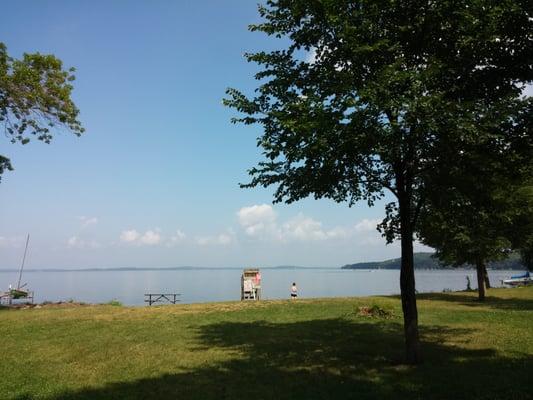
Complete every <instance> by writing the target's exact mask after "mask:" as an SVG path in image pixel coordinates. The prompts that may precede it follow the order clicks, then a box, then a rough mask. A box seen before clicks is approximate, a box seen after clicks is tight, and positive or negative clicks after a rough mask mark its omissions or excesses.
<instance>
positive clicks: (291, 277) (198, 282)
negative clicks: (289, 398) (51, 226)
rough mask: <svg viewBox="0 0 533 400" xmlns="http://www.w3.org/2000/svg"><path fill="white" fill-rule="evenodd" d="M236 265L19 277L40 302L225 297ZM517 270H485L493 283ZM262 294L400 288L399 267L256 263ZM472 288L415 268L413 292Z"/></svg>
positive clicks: (233, 291)
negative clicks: (277, 266) (156, 296)
mask: <svg viewBox="0 0 533 400" xmlns="http://www.w3.org/2000/svg"><path fill="white" fill-rule="evenodd" d="M241 273H242V270H239V269H208V270H176V271H90V272H88V271H83V272H82V271H72V272H25V274H24V276H23V282H27V283H28V287H29V288H30V289H31V290H33V291H34V292H35V300H36V301H37V302H42V301H45V300H49V301H60V300H63V301H65V300H69V299H74V300H77V301H84V302H88V303H103V302H107V301H110V300H113V299H116V300H119V301H121V302H122V303H124V304H128V305H142V304H144V293H164V292H166V293H181V294H182V296H181V299H182V302H183V303H197V302H209V301H229V300H239V299H240V276H241ZM517 273H518V272H517V271H489V276H490V279H491V283H492V285H493V286H499V285H500V280H501V279H506V278H508V277H510V276H511V275H516V274H517ZM261 274H262V278H263V280H262V288H263V298H266V299H283V298H288V296H289V289H290V286H291V284H292V282H296V283H297V285H298V289H299V295H300V297H336V296H365V295H376V294H397V293H399V292H400V286H399V278H400V272H399V271H386V270H371V271H368V270H365V271H358V270H341V269H331V268H320V269H319V268H317V269H262V270H261ZM467 275H468V276H470V280H471V282H472V288H476V287H477V284H476V275H475V271H472V270H454V271H435V270H420V271H417V272H416V287H417V290H418V291H419V292H440V291H442V290H443V289H452V290H463V289H465V288H466V276H467ZM17 277H18V275H17V273H16V272H1V273H0V290H5V289H7V287H8V285H9V284H10V283H11V284H14V283H16V281H17Z"/></svg>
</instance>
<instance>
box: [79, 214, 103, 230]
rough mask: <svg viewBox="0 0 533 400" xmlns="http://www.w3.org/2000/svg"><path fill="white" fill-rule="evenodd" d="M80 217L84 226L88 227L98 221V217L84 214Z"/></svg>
mask: <svg viewBox="0 0 533 400" xmlns="http://www.w3.org/2000/svg"><path fill="white" fill-rule="evenodd" d="M78 218H79V220H80V221H81V227H82V228H87V227H88V226H90V225H96V224H97V223H98V218H96V217H85V216H83V215H82V216H81V217H78Z"/></svg>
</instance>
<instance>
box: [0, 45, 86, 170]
mask: <svg viewBox="0 0 533 400" xmlns="http://www.w3.org/2000/svg"><path fill="white" fill-rule="evenodd" d="M73 72H74V68H70V69H68V70H65V69H63V64H62V62H61V60H59V59H57V58H56V57H54V56H53V55H43V54H39V53H34V54H24V55H23V57H22V59H20V60H19V59H14V58H12V57H10V56H9V55H8V53H7V48H6V46H5V44H4V43H1V42H0V125H1V126H3V128H4V133H5V134H6V136H7V137H8V138H9V139H10V140H11V142H12V143H16V142H20V143H22V144H26V143H28V142H29V141H30V138H32V137H34V138H36V139H38V140H41V141H43V142H45V143H50V141H51V140H52V132H53V131H54V130H56V129H61V128H63V129H67V130H69V131H71V132H72V133H74V134H75V135H77V136H80V135H81V134H82V133H83V132H84V128H83V127H82V126H81V123H80V121H79V120H78V114H79V110H78V108H77V107H76V105H75V104H74V102H73V101H72V99H71V93H72V89H73V86H72V84H71V82H72V81H73V80H74V79H75V78H74V75H73ZM11 169H12V165H11V162H10V160H9V159H8V158H6V157H3V156H0V176H1V174H2V173H3V172H4V171H5V170H11Z"/></svg>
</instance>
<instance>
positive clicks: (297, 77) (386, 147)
mask: <svg viewBox="0 0 533 400" xmlns="http://www.w3.org/2000/svg"><path fill="white" fill-rule="evenodd" d="M259 12H260V14H261V16H262V17H263V18H264V22H263V23H261V24H258V25H252V26H251V27H250V29H251V30H252V31H260V32H264V33H266V34H268V35H272V36H275V37H286V38H288V39H289V41H290V43H289V45H288V47H287V48H286V49H282V50H277V51H272V52H258V53H254V54H248V55H247V58H248V60H249V61H253V62H256V63H258V64H260V65H261V66H262V70H261V71H260V72H259V73H257V74H256V79H258V80H260V81H261V84H260V86H259V88H258V89H257V95H256V96H255V97H252V98H249V97H247V96H246V95H244V94H243V93H241V92H239V91H238V90H235V89H229V90H228V92H227V93H228V95H229V98H228V99H226V100H225V103H226V104H227V105H229V106H231V107H234V108H235V109H236V110H238V111H239V112H241V113H243V114H244V117H242V118H237V119H234V121H239V122H243V123H245V124H253V123H259V124H261V125H262V126H263V128H264V133H263V135H262V136H261V137H260V138H259V139H258V145H259V146H260V147H262V149H263V151H264V153H263V154H264V157H265V160H264V161H262V162H260V163H259V164H258V166H257V167H255V168H252V169H251V170H250V171H249V172H250V175H251V176H252V180H251V182H250V183H248V184H245V185H243V187H256V186H264V187H266V186H270V185H274V186H276V187H277V189H276V191H275V194H274V201H276V202H279V201H285V202H288V203H291V202H293V201H297V200H299V199H302V198H304V197H306V196H310V195H312V196H314V197H315V198H322V197H325V198H330V199H333V200H334V201H337V202H344V201H346V202H348V204H349V205H352V204H354V203H355V202H357V201H359V200H365V201H367V202H368V204H369V205H373V204H374V202H375V201H376V200H377V199H379V198H382V197H383V196H384V193H385V191H386V190H388V191H390V192H391V193H392V195H393V196H394V197H395V201H394V202H392V203H390V204H388V205H387V208H386V212H387V217H386V219H385V220H384V221H383V223H382V225H381V228H382V230H383V232H384V234H385V236H386V237H387V240H388V241H392V240H395V239H400V240H401V249H402V250H401V251H402V262H401V272H400V288H401V297H402V309H403V314H404V332H405V344H406V361H407V362H409V363H417V362H418V361H419V360H420V346H419V337H418V311H417V306H416V297H415V277H414V266H413V234H414V232H415V230H416V225H417V220H418V214H419V211H420V209H421V208H422V206H423V204H424V201H425V200H424V198H425V190H426V188H427V187H428V185H430V184H431V179H432V176H431V175H432V169H433V168H434V167H435V166H436V165H440V164H445V163H446V162H448V163H450V162H451V159H452V158H453V156H454V155H455V154H457V153H458V152H459V151H460V149H461V147H462V146H464V145H465V143H468V142H480V141H486V140H487V137H488V135H492V134H493V129H492V128H493V127H494V126H498V125H501V124H502V123H503V122H504V121H508V114H507V113H508V112H510V111H511V110H513V109H515V108H516V107H518V109H521V107H522V106H521V104H520V101H519V100H518V97H519V94H520V90H521V88H520V86H521V83H520V82H527V81H530V80H531V78H532V77H531V69H530V66H529V61H528V60H530V58H528V54H530V53H529V50H528V49H527V46H524V45H523V44H524V40H526V39H524V37H523V36H524V34H525V33H526V32H530V31H531V25H532V23H531V21H530V20H529V19H528V18H529V17H528V12H527V10H526V6H525V5H524V4H521V3H520V2H519V1H506V2H505V4H503V5H500V4H498V5H495V3H492V2H488V1H479V2H474V3H472V2H470V1H465V2H459V3H458V2H455V1H454V2H451V1H438V2H427V1H411V2H403V1H400V2H397V1H379V2H366V1H353V0H335V1H333V0H329V1H327V0H323V1H309V0H271V1H267V6H260V7H259ZM526 41H527V40H526ZM302 53H304V54H302ZM309 53H311V54H312V57H310V59H307V60H306V59H305V57H306V55H305V54H309ZM496 109H497V110H499V112H493V111H495V110H496ZM504 134H505V133H500V134H497V135H500V136H502V135H504ZM502 151H505V146H503V145H502Z"/></svg>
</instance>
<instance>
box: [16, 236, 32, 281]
mask: <svg viewBox="0 0 533 400" xmlns="http://www.w3.org/2000/svg"><path fill="white" fill-rule="evenodd" d="M29 241H30V234H29V233H28V237H27V238H26V247H25V248H24V257H23V258H22V265H21V266H20V272H19V281H18V284H17V289H20V280H21V279H22V270H23V269H24V262H25V261H26V253H27V252H28V242H29Z"/></svg>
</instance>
